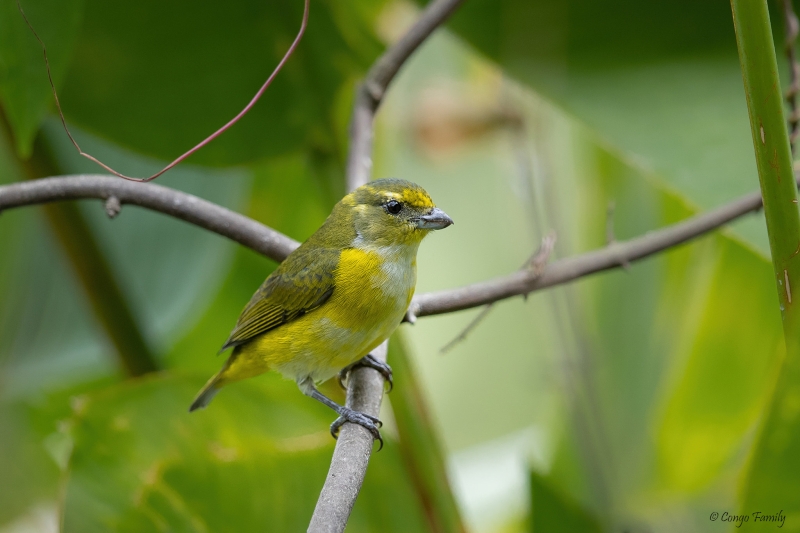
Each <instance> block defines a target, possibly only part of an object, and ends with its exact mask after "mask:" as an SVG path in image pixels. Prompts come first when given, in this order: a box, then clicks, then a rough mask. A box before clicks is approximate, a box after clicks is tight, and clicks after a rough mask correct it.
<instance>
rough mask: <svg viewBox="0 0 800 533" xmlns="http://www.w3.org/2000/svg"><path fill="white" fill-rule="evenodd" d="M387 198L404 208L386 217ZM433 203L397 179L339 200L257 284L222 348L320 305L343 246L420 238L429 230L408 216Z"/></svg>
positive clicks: (330, 285)
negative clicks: (416, 227)
mask: <svg viewBox="0 0 800 533" xmlns="http://www.w3.org/2000/svg"><path fill="white" fill-rule="evenodd" d="M389 198H396V199H399V200H400V201H402V202H403V206H404V207H403V209H404V210H405V211H404V212H402V213H401V214H400V215H398V216H389V215H387V213H386V211H385V209H384V207H383V206H384V205H385V203H386V202H387V199H389ZM432 207H433V202H432V201H431V199H430V197H429V196H428V193H427V192H425V190H424V189H423V188H422V187H420V186H419V185H416V184H415V183H411V182H409V181H405V180H397V179H382V180H377V181H374V182H371V183H369V184H367V185H364V186H362V187H359V188H358V189H356V190H355V191H353V192H352V193H350V194H348V195H347V196H345V197H344V198H342V200H341V201H339V202H338V203H337V204H336V205H335V206H334V208H333V211H332V212H331V214H330V215H329V216H328V218H327V220H325V223H324V224H322V226H321V227H320V228H319V229H318V230H317V231H316V232H315V233H314V234H313V235H312V236H311V237H309V238H308V240H307V241H306V242H304V243H303V244H301V245H300V247H299V248H297V249H296V250H295V251H294V252H292V253H291V254H290V255H289V257H287V258H286V259H285V260H284V261H283V263H281V264H280V265H279V266H278V268H277V269H275V271H274V272H273V273H272V274H270V276H269V277H268V278H267V279H266V280H265V281H264V283H263V284H262V285H261V287H259V289H258V290H257V291H256V293H255V294H254V295H253V297H252V298H251V299H250V302H249V303H248V304H247V306H246V307H245V308H244V311H242V314H241V316H240V317H239V320H238V321H237V323H236V327H235V328H234V330H233V332H231V335H230V337H229V338H228V340H227V342H226V343H225V345H224V346H223V347H222V349H223V350H225V349H226V348H230V347H232V346H239V345H241V344H244V343H246V342H247V341H249V340H251V339H253V338H254V337H256V336H257V335H260V334H262V333H266V332H267V331H269V330H271V329H274V328H276V327H279V326H281V325H282V324H286V323H287V322H290V321H292V320H294V319H296V318H299V317H301V316H303V315H304V314H306V313H308V312H309V311H312V310H314V309H316V308H317V307H319V306H320V305H322V304H324V303H325V301H327V300H328V298H330V296H331V294H333V291H334V290H335V286H334V275H335V272H336V268H337V266H338V265H339V257H340V256H341V253H342V250H344V249H346V248H350V247H351V246H352V245H353V243H354V241H356V238H357V237H360V238H361V239H362V241H363V242H366V243H369V244H373V245H375V246H382V245H391V244H400V243H404V242H407V241H408V240H409V239H415V240H418V239H422V237H423V236H424V234H425V233H427V232H420V231H416V232H415V231H414V230H413V228H411V226H410V224H409V220H410V219H411V218H413V217H414V216H419V215H420V214H423V213H425V212H427V211H429V210H430V209H431V208H432Z"/></svg>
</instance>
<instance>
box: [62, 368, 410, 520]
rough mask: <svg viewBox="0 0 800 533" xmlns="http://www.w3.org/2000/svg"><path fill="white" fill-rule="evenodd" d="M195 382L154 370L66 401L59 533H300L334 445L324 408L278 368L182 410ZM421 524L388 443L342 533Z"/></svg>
mask: <svg viewBox="0 0 800 533" xmlns="http://www.w3.org/2000/svg"><path fill="white" fill-rule="evenodd" d="M202 383H203V382H202V380H198V379H185V378H180V377H168V376H162V377H157V378H151V379H146V380H142V381H138V382H133V383H129V384H126V385H122V386H119V387H115V388H112V389H109V390H107V391H105V392H103V393H99V394H95V395H88V396H85V397H82V398H81V399H79V400H78V401H76V402H75V404H76V405H77V407H76V411H75V414H74V418H73V421H72V424H73V428H72V435H73V437H74V441H75V444H74V452H73V455H72V458H71V460H70V474H69V480H68V482H67V486H66V502H65V509H64V531H65V532H67V533H69V532H73V531H74V532H80V533H92V532H105V531H109V530H111V531H120V532H122V531H131V532H134V531H136V532H139V531H154V530H169V531H214V532H220V533H221V532H225V531H231V532H240V531H276V532H285V531H300V530H302V529H303V528H304V527H306V524H307V523H308V520H309V518H310V516H311V512H312V511H313V509H314V503H315V501H316V498H317V496H318V493H319V489H320V488H321V486H322V483H323V481H324V479H325V473H326V471H327V466H328V463H329V461H330V456H331V452H332V450H333V439H331V437H330V435H329V433H328V424H329V423H330V421H331V416H332V413H331V411H330V410H329V409H327V408H326V407H324V406H322V405H320V404H316V402H314V401H313V400H310V399H309V398H306V397H304V396H303V395H302V394H301V393H300V392H299V391H298V390H297V387H296V386H295V385H294V384H293V383H290V382H286V381H281V380H280V378H278V377H277V376H274V375H272V376H270V377H264V378H258V379H256V380H251V381H249V382H246V383H241V384H235V385H232V386H230V387H229V388H228V389H226V390H224V391H222V392H221V393H220V395H219V396H218V397H217V398H216V399H215V400H214V402H213V403H212V404H211V405H210V406H209V408H207V409H206V410H204V411H200V412H197V413H192V414H189V413H188V412H187V411H186V408H187V405H188V402H190V401H191V398H192V397H193V395H194V393H195V392H196V390H197V388H198V387H199V386H200V385H202ZM378 530H380V531H397V532H406V531H423V530H425V525H424V522H423V519H422V509H421V508H420V507H419V506H418V504H417V503H416V500H415V497H414V494H413V492H412V490H411V485H410V482H409V479H408V477H407V475H406V473H405V472H404V471H403V469H402V462H401V459H400V456H399V455H398V453H397V448H396V445H394V444H393V443H392V442H391V441H389V442H387V446H386V448H385V451H384V452H382V453H381V454H379V455H376V456H375V457H374V459H373V461H372V464H371V465H370V470H369V472H368V475H367V480H366V483H365V486H364V489H363V491H362V494H361V498H360V499H359V504H358V505H357V506H356V508H355V510H354V514H353V518H352V520H351V525H350V528H349V529H348V531H354V532H355V531H378Z"/></svg>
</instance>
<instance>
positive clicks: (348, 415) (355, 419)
mask: <svg viewBox="0 0 800 533" xmlns="http://www.w3.org/2000/svg"><path fill="white" fill-rule="evenodd" d="M297 386H298V387H300V390H301V391H302V392H303V394H305V395H306V396H309V397H311V398H314V399H315V400H317V401H318V402H321V403H323V404H325V405H327V406H328V407H330V408H331V409H333V410H334V411H336V414H338V415H339V418H337V419H336V420H334V421H333V424H331V435H333V438H334V439H335V438H338V436H339V428H341V427H342V425H343V424H344V423H345V422H352V423H354V424H358V425H359V426H362V427H364V428H366V429H367V430H368V431H369V432H370V433H372V438H374V439H375V440H377V441H378V442H379V443H380V448H378V450H380V449H381V448H383V438H382V437H381V432H380V431H378V428H379V427H381V426H382V425H383V422H381V421H380V420H379V419H378V418H376V417H374V416H372V415H368V414H366V413H362V412H360V411H354V410H353V409H350V408H349V407H344V406H342V405H339V404H338V403H336V402H334V401H333V400H331V399H330V398H328V397H327V396H325V395H324V394H322V393H321V392H320V391H318V390H317V388H316V387H315V386H314V380H313V379H311V377H306V378H304V379H302V380H298V382H297Z"/></svg>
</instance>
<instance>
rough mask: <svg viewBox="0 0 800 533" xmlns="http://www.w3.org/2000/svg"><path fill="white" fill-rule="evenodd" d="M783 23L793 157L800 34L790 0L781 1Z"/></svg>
mask: <svg viewBox="0 0 800 533" xmlns="http://www.w3.org/2000/svg"><path fill="white" fill-rule="evenodd" d="M781 4H783V21H784V28H785V31H786V44H785V46H786V57H787V59H788V60H789V80H790V82H789V89H788V90H787V91H786V101H787V102H788V103H789V111H790V113H789V118H788V121H789V145H790V146H791V149H792V155H794V149H795V144H796V143H797V137H798V135H800V129H798V123H800V110H798V109H797V93H798V92H800V65H798V63H797V55H796V54H795V44H796V43H797V35H798V33H800V23H798V20H797V15H796V14H795V12H794V7H792V0H782V1H781Z"/></svg>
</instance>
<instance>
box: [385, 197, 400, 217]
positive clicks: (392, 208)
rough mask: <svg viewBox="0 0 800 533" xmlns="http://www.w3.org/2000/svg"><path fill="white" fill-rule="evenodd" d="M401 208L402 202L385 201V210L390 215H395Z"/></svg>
mask: <svg viewBox="0 0 800 533" xmlns="http://www.w3.org/2000/svg"><path fill="white" fill-rule="evenodd" d="M401 209H403V204H401V203H400V202H398V201H397V200H389V201H388V202H386V210H387V211H388V212H389V213H391V214H392V215H396V214H397V213H399V212H400V210H401Z"/></svg>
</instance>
